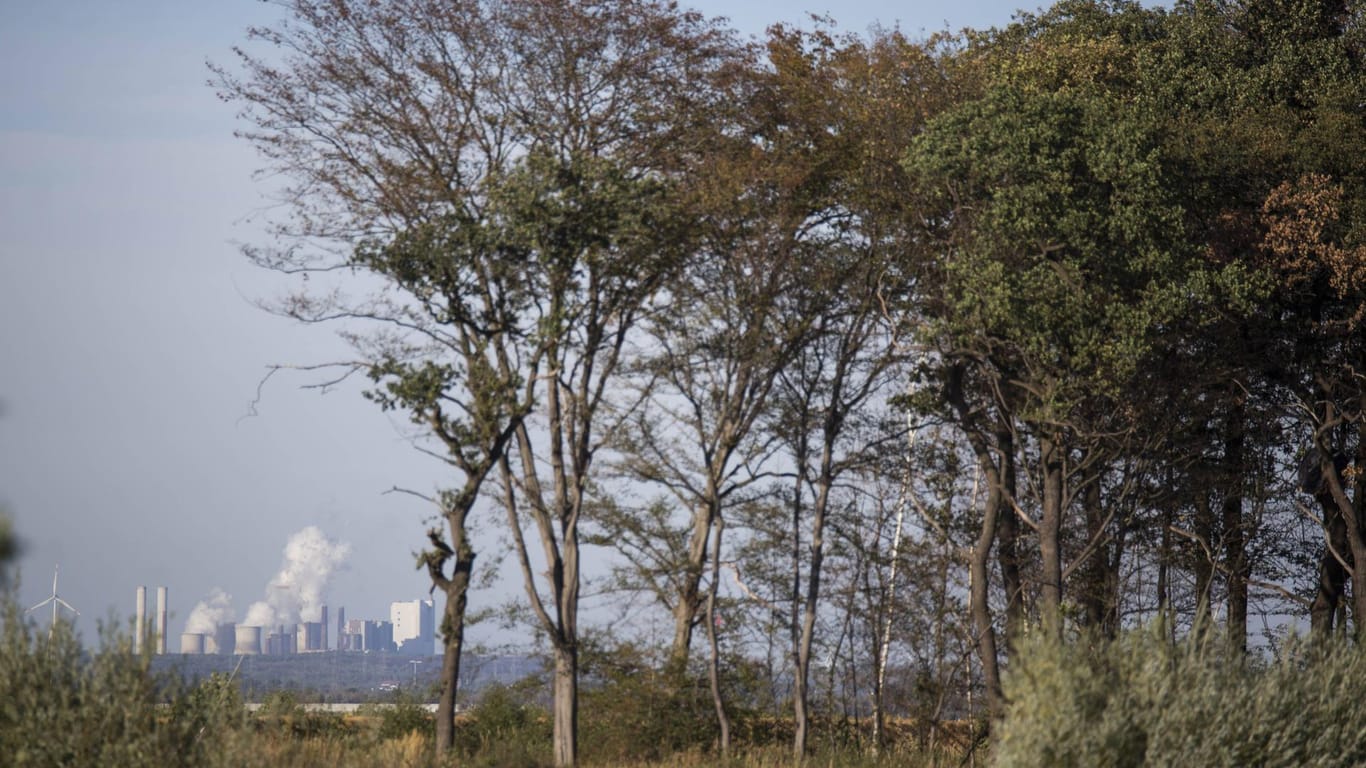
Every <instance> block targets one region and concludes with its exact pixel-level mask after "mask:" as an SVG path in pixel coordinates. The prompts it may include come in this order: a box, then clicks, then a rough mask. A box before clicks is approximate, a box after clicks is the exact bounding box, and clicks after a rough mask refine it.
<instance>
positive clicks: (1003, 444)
mask: <svg viewBox="0 0 1366 768" xmlns="http://www.w3.org/2000/svg"><path fill="white" fill-rule="evenodd" d="M996 450H997V452H998V453H999V454H1000V455H999V458H998V461H1000V467H1001V470H1000V477H1001V486H1002V494H1001V496H1002V499H1001V504H1002V507H1001V516H1000V519H999V520H998V521H997V522H996V525H997V528H996V547H997V549H996V562H997V564H998V565H999V566H1000V568H1001V587H1002V589H1003V590H1004V591H1005V594H1006V606H1005V613H1006V652H1007V653H1009V652H1010V650H1011V649H1012V648H1013V647H1014V642H1015V639H1016V638H1017V637H1018V636H1019V635H1020V633H1021V632H1022V631H1023V630H1024V619H1025V615H1024V580H1023V579H1021V578H1020V548H1019V541H1020V518H1019V517H1018V515H1017V514H1016V512H1015V508H1014V506H1013V504H1014V499H1015V498H1016V496H1015V492H1016V484H1015V435H1014V433H1012V432H1011V430H1010V427H1009V426H1007V425H1001V426H1000V427H999V428H998V429H997V430H996Z"/></svg>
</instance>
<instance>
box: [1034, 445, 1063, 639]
mask: <svg viewBox="0 0 1366 768" xmlns="http://www.w3.org/2000/svg"><path fill="white" fill-rule="evenodd" d="M1039 463H1040V464H1041V465H1042V468H1043V509H1042V510H1041V514H1040V516H1039V570H1040V572H1039V581H1040V585H1039V603H1040V607H1039V614H1040V618H1041V620H1042V621H1043V626H1044V631H1046V632H1051V633H1053V634H1054V635H1060V633H1061V632H1062V512H1063V509H1062V504H1063V456H1062V449H1061V448H1060V447H1059V445H1058V443H1057V441H1056V439H1055V438H1053V437H1041V438H1040V439H1039Z"/></svg>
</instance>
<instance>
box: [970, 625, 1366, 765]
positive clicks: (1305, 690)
mask: <svg viewBox="0 0 1366 768" xmlns="http://www.w3.org/2000/svg"><path fill="white" fill-rule="evenodd" d="M1226 647H1227V646H1226V644H1225V643H1223V642H1222V641H1220V640H1216V639H1206V640H1204V641H1201V640H1198V639H1188V640H1185V641H1182V642H1180V643H1178V644H1177V645H1175V646H1173V645H1172V644H1171V643H1170V642H1169V641H1167V640H1165V639H1163V637H1162V633H1161V632H1160V631H1157V630H1140V631H1135V632H1132V633H1129V634H1126V635H1124V636H1123V637H1121V638H1120V639H1119V640H1117V641H1113V642H1086V641H1079V642H1070V643H1064V644H1061V645H1060V644H1057V643H1050V642H1047V641H1044V640H1042V639H1040V638H1029V639H1027V640H1026V641H1024V642H1022V643H1021V645H1020V648H1019V652H1018V653H1017V654H1016V655H1015V658H1014V659H1013V660H1012V662H1011V667H1010V670H1009V674H1008V675H1007V676H1006V678H1005V680H1004V685H1005V693H1006V698H1007V700H1008V701H1009V705H1008V709H1007V713H1006V717H1005V720H1004V722H1003V723H1002V724H1001V727H1000V731H999V739H998V742H997V744H996V745H995V754H996V764H997V765H998V766H1002V767H1003V768H1004V767H1013V766H1050V767H1052V766H1115V767H1122V766H1265V767H1267V768H1273V767H1275V766H1285V767H1286V768H1290V767H1291V766H1294V767H1296V768H1301V767H1304V766H1323V767H1327V766H1359V765H1366V707H1363V706H1362V705H1361V693H1362V691H1364V690H1366V649H1361V648H1357V647H1352V646H1348V645H1345V644H1334V645H1333V646H1331V647H1318V648H1311V647H1309V646H1307V645H1295V646H1294V647H1292V648H1291V650H1290V651H1289V652H1287V653H1284V654H1283V657H1282V658H1281V659H1280V660H1278V661H1274V662H1270V663H1259V662H1257V661H1256V660H1250V659H1247V658H1244V657H1243V656H1241V655H1239V654H1230V653H1228V652H1227V650H1226Z"/></svg>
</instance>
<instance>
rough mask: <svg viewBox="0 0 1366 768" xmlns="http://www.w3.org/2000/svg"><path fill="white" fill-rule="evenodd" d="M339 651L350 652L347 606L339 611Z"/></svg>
mask: <svg viewBox="0 0 1366 768" xmlns="http://www.w3.org/2000/svg"><path fill="white" fill-rule="evenodd" d="M337 650H339V651H349V650H351V649H350V648H348V647H346V606H344V605H343V606H342V607H340V608H338V609H337Z"/></svg>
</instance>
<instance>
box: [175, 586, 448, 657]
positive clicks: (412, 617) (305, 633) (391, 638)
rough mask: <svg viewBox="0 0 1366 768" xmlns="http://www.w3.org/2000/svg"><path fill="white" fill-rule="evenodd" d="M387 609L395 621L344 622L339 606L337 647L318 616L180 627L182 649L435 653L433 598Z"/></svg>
mask: <svg viewBox="0 0 1366 768" xmlns="http://www.w3.org/2000/svg"><path fill="white" fill-rule="evenodd" d="M390 611H391V615H394V616H396V617H397V618H399V622H398V624H396V623H395V622H392V621H375V620H367V619H352V620H350V621H346V611H345V609H339V610H338V612H337V620H338V630H337V644H336V647H332V646H331V645H330V644H329V643H328V642H327V641H328V634H329V633H328V631H327V629H328V627H327V624H326V623H325V622H322V621H304V622H298V623H296V624H277V625H276V626H273V627H269V628H267V627H259V626H254V625H250V624H236V623H234V622H223V623H220V624H218V625H217V628H216V629H215V630H214V632H213V633H205V632H182V633H181V634H180V652H181V653H182V654H188V655H201V654H217V655H223V656H230V655H234V654H236V655H240V656H259V655H268V656H289V655H293V654H298V653H321V652H324V651H333V650H336V651H347V652H356V653H376V652H387V653H401V654H404V655H418V656H430V655H432V654H433V653H435V650H436V648H435V644H436V637H435V633H434V631H433V629H434V627H433V624H434V622H433V604H432V601H430V600H413V601H410V602H396V603H394V604H393V605H392V606H390ZM323 615H326V608H324V609H323ZM159 645H160V644H158V646H159Z"/></svg>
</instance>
